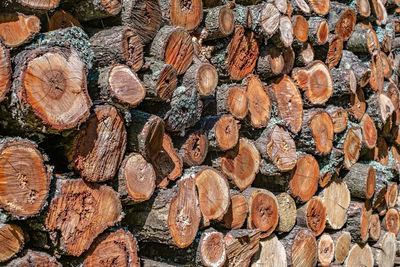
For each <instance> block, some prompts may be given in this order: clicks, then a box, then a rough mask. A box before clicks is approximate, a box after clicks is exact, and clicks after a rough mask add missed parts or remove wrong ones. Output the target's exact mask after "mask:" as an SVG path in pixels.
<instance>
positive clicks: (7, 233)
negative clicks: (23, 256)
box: [0, 224, 24, 262]
mask: <svg viewBox="0 0 400 267" xmlns="http://www.w3.org/2000/svg"><path fill="white" fill-rule="evenodd" d="M0 242H1V244H2V246H1V248H0V262H5V261H7V260H9V259H11V258H12V257H13V256H14V255H15V254H17V253H18V252H19V251H20V250H21V249H22V247H23V246H24V232H23V231H22V229H21V228H20V227H19V226H17V225H11V224H4V225H2V226H1V227H0Z"/></svg>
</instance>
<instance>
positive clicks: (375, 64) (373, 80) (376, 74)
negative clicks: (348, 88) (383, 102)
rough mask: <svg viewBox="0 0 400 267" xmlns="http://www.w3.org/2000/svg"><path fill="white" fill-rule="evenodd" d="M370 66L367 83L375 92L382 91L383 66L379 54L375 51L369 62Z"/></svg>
mask: <svg viewBox="0 0 400 267" xmlns="http://www.w3.org/2000/svg"><path fill="white" fill-rule="evenodd" d="M370 67H371V77H370V79H369V85H370V86H371V88H372V90H374V91H376V92H382V89H383V83H384V79H385V77H384V69H383V68H384V66H383V63H382V58H381V56H380V54H379V53H378V52H377V51H375V52H374V53H373V54H372V59H371V63H370Z"/></svg>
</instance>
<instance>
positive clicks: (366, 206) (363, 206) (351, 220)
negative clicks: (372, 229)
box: [343, 201, 372, 257]
mask: <svg viewBox="0 0 400 267" xmlns="http://www.w3.org/2000/svg"><path fill="white" fill-rule="evenodd" d="M371 215H372V209H371V204H370V203H368V201H366V202H355V201H351V202H350V205H349V207H348V209H347V222H346V226H345V227H344V228H343V230H345V231H347V232H349V233H350V234H351V240H352V241H354V242H357V243H365V242H367V240H368V237H369V232H368V228H369V223H370V220H371ZM350 254H351V251H350ZM349 257H350V255H349Z"/></svg>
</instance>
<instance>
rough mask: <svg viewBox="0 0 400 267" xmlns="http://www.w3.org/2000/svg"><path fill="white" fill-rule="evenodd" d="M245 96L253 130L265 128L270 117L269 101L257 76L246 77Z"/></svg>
mask: <svg viewBox="0 0 400 267" xmlns="http://www.w3.org/2000/svg"><path fill="white" fill-rule="evenodd" d="M246 94H247V98H248V102H249V113H250V121H251V124H252V125H253V126H254V127H255V128H263V127H265V126H267V125H268V123H269V120H270V117H271V101H270V98H269V96H268V94H267V93H266V92H265V90H264V85H263V84H262V82H261V80H260V79H259V78H258V76H256V75H250V76H249V77H247V90H246Z"/></svg>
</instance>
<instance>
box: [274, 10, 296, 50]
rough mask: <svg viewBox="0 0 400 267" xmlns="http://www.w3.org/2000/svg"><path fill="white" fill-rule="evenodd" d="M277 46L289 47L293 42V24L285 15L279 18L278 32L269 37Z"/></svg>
mask: <svg viewBox="0 0 400 267" xmlns="http://www.w3.org/2000/svg"><path fill="white" fill-rule="evenodd" d="M271 40H272V42H273V43H274V44H275V45H276V46H277V47H291V46H292V43H293V25H292V21H291V20H290V19H289V18H288V17H287V16H281V17H280V19H279V33H277V34H275V35H274V36H273V38H272V39H271Z"/></svg>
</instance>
